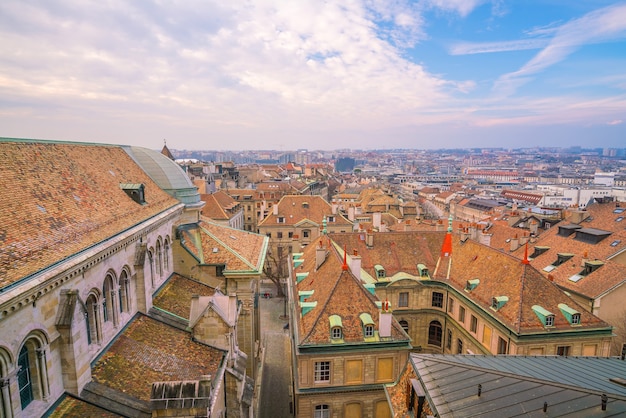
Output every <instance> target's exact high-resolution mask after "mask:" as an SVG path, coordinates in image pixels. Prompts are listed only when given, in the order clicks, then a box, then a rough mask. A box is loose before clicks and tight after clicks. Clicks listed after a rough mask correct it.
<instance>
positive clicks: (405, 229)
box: [404, 219, 411, 232]
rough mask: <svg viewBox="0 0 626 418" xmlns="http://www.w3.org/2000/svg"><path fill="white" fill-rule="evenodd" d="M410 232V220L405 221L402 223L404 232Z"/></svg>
mask: <svg viewBox="0 0 626 418" xmlns="http://www.w3.org/2000/svg"><path fill="white" fill-rule="evenodd" d="M410 230H411V220H410V219H407V220H406V221H404V231H405V232H406V231H410Z"/></svg>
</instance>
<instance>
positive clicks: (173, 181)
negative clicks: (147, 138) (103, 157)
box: [123, 146, 201, 205]
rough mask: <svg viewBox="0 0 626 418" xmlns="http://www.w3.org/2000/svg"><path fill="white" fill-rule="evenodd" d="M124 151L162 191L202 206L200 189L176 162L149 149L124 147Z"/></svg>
mask: <svg viewBox="0 0 626 418" xmlns="http://www.w3.org/2000/svg"><path fill="white" fill-rule="evenodd" d="M123 149H124V150H125V151H126V152H127V153H128V155H130V156H131V158H132V159H133V160H135V161H136V162H137V164H139V166H140V167H141V168H142V169H143V170H144V171H145V172H146V173H147V174H148V175H149V176H150V178H151V179H152V180H154V182H155V183H156V184H158V185H159V187H160V188H161V189H163V190H164V191H166V192H167V193H169V194H170V195H171V196H173V197H175V198H176V199H178V200H180V201H181V202H183V203H185V204H187V205H197V204H200V202H201V201H200V194H199V193H198V188H197V187H196V186H195V185H194V184H193V183H192V182H191V179H190V178H189V176H187V174H186V173H185V172H184V171H183V169H182V168H181V167H180V166H179V165H178V164H176V163H175V162H174V161H172V160H170V159H169V158H167V157H166V156H165V155H163V154H161V153H160V152H157V151H154V150H151V149H148V148H142V147H133V146H130V147H129V146H124V147H123Z"/></svg>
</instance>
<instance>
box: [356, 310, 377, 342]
mask: <svg viewBox="0 0 626 418" xmlns="http://www.w3.org/2000/svg"><path fill="white" fill-rule="evenodd" d="M359 319H361V324H362V325H363V338H372V337H374V336H375V335H374V325H375V323H374V320H373V319H372V316H371V315H370V314H368V313H366V312H364V313H362V314H361V315H359Z"/></svg>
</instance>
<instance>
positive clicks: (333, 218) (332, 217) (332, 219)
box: [327, 216, 335, 222]
mask: <svg viewBox="0 0 626 418" xmlns="http://www.w3.org/2000/svg"><path fill="white" fill-rule="evenodd" d="M327 219H328V222H335V217H334V216H329V217H328V218H327Z"/></svg>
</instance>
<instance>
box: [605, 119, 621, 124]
mask: <svg viewBox="0 0 626 418" xmlns="http://www.w3.org/2000/svg"><path fill="white" fill-rule="evenodd" d="M622 123H624V121H623V120H621V119H615V120H612V121H610V122H607V125H611V126H614V125H621V124H622Z"/></svg>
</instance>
